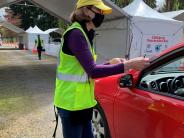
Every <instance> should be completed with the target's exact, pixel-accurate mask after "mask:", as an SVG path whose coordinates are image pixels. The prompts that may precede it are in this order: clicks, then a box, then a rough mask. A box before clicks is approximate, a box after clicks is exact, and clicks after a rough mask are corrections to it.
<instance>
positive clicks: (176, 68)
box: [151, 57, 184, 75]
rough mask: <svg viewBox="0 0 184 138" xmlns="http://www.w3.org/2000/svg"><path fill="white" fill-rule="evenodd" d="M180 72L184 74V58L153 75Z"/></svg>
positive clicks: (154, 72)
mask: <svg viewBox="0 0 184 138" xmlns="http://www.w3.org/2000/svg"><path fill="white" fill-rule="evenodd" d="M179 72H184V57H182V58H180V59H177V60H175V61H172V62H170V63H169V64H167V65H164V66H162V67H161V68H159V69H157V70H155V71H153V72H152V73H151V74H152V75H154V74H158V73H162V74H164V73H179Z"/></svg>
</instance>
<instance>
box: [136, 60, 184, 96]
mask: <svg viewBox="0 0 184 138" xmlns="http://www.w3.org/2000/svg"><path fill="white" fill-rule="evenodd" d="M139 87H140V88H142V89H145V90H146V91H149V92H157V93H161V94H168V95H175V96H180V97H184V57H180V58H178V59H175V60H172V61H170V62H169V63H163V65H162V66H160V67H159V68H157V69H154V70H152V71H150V72H148V73H147V74H146V75H144V76H143V77H142V79H141V81H140V84H139Z"/></svg>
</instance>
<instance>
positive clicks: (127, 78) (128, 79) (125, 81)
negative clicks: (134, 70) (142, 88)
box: [119, 74, 133, 87]
mask: <svg viewBox="0 0 184 138" xmlns="http://www.w3.org/2000/svg"><path fill="white" fill-rule="evenodd" d="M119 86H120V87H132V86H133V77H132V75H131V74H127V75H124V76H122V77H121V78H120V81H119Z"/></svg>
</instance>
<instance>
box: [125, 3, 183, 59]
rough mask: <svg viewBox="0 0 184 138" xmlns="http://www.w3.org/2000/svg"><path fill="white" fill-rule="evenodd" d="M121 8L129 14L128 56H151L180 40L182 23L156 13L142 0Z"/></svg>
mask: <svg viewBox="0 0 184 138" xmlns="http://www.w3.org/2000/svg"><path fill="white" fill-rule="evenodd" d="M122 10H123V11H124V12H126V13H127V14H129V16H130V18H129V21H130V24H129V27H130V32H129V38H130V47H129V49H128V50H129V52H128V53H130V55H129V56H130V58H133V57H137V56H147V57H151V56H152V55H154V54H157V53H160V52H161V51H163V50H165V49H166V48H168V47H170V46H172V45H174V44H176V43H178V42H180V41H182V37H183V23H182V22H180V21H176V20H174V19H171V18H169V17H166V16H164V15H162V14H160V13H158V12H157V11H155V10H153V9H152V8H150V7H149V6H148V5H146V4H145V3H144V2H143V1H142V0H135V1H134V2H132V3H131V4H130V5H128V6H127V7H125V8H123V9H122Z"/></svg>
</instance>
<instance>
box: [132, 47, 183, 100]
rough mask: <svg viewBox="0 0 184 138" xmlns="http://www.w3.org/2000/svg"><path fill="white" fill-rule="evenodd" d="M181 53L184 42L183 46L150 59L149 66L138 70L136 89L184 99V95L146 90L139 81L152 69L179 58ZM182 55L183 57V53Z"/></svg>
mask: <svg viewBox="0 0 184 138" xmlns="http://www.w3.org/2000/svg"><path fill="white" fill-rule="evenodd" d="M183 53H184V44H183V47H180V48H178V49H175V50H173V51H171V52H169V53H167V54H165V55H163V56H161V57H159V58H155V59H154V60H152V61H151V64H150V66H148V67H147V68H145V69H144V70H142V71H141V72H140V75H139V78H138V81H137V83H136V84H135V87H136V88H137V89H140V90H144V91H146V92H150V93H154V94H159V95H163V96H167V97H171V98H174V99H179V100H183V101H184V97H181V96H177V95H174V94H170V93H163V92H158V91H154V90H151V91H150V90H149V91H148V90H147V89H146V88H142V87H140V82H141V80H142V78H143V77H145V76H146V75H148V74H149V73H150V72H152V71H154V70H156V69H158V68H160V67H162V66H164V65H167V64H169V63H170V62H172V61H176V60H177V59H179V58H180V57H181V55H183ZM182 57H184V55H183V56H182ZM170 59H172V60H170ZM163 63H164V64H163Z"/></svg>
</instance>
